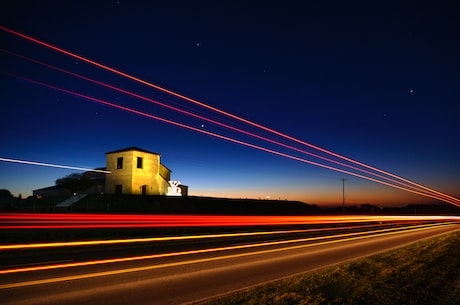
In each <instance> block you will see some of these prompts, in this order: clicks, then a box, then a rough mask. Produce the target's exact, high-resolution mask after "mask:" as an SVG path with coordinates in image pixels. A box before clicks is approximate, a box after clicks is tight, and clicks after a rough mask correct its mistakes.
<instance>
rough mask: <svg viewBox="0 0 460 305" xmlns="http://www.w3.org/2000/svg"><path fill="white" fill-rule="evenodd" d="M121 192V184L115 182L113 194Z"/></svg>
mask: <svg viewBox="0 0 460 305" xmlns="http://www.w3.org/2000/svg"><path fill="white" fill-rule="evenodd" d="M122 193H123V185H121V184H117V185H115V194H118V195H121V194H122Z"/></svg>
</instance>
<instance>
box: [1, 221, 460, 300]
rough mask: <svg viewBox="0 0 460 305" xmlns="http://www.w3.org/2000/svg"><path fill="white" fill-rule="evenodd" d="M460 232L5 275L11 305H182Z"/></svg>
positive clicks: (451, 228) (436, 230) (443, 230)
mask: <svg viewBox="0 0 460 305" xmlns="http://www.w3.org/2000/svg"><path fill="white" fill-rule="evenodd" d="M458 229H460V228H459V226H458V225H450V226H443V227H437V228H432V229H428V230H422V231H415V232H404V233H398V234H392V235H383V236H376V237H372V238H364V239H355V240H348V241H340V242H333V243H322V244H318V243H317V244H312V243H295V244H287V245H279V246H270V247H256V248H251V249H238V250H231V251H218V252H213V253H211V252H207V253H200V254H192V255H184V256H176V257H165V258H159V259H153V260H141V261H134V262H126V263H117V264H106V265H95V266H85V267H78V268H66V269H59V270H48V271H40V272H26V273H19V274H6V275H2V276H1V277H0V300H1V303H2V304H3V305H6V304H16V305H20V304H28V305H31V304H69V305H71V304H85V305H87V304H182V303H190V302H196V301H200V300H204V299H207V298H211V297H215V296H218V295H222V294H225V293H229V292H232V291H236V290H240V289H244V288H247V287H251V286H254V285H259V284H262V283H266V282H270V281H274V280H277V279H281V278H284V277H288V276H292V275H295V274H299V273H304V272H309V271H313V270H317V269H319V268H323V267H326V266H330V265H333V264H338V263H342V262H346V261H349V260H352V259H356V258H359V257H362V256H367V255H371V254H375V253H379V252H382V251H387V250H389V249H392V248H396V247H400V246H403V245H406V244H409V243H412V242H415V241H418V240H421V239H425V238H429V237H432V236H436V235H439V234H443V233H447V232H452V231H454V230H458Z"/></svg>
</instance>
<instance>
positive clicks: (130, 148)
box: [105, 146, 160, 156]
mask: <svg viewBox="0 0 460 305" xmlns="http://www.w3.org/2000/svg"><path fill="white" fill-rule="evenodd" d="M132 150H135V151H140V152H145V153H149V154H154V155H159V156H160V154H159V153H156V152H153V151H148V150H145V149H142V148H139V147H136V146H132V147H128V148H123V149H118V150H114V151H110V152H106V153H105V154H106V155H107V154H113V153H119V152H124V151H132Z"/></svg>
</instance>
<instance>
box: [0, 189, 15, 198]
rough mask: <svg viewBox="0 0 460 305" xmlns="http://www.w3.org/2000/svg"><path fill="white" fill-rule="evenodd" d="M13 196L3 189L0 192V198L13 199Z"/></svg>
mask: <svg viewBox="0 0 460 305" xmlns="http://www.w3.org/2000/svg"><path fill="white" fill-rule="evenodd" d="M11 197H13V195H12V194H11V192H10V191H9V190H5V189H2V190H0V198H11Z"/></svg>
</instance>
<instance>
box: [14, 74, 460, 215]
mask: <svg viewBox="0 0 460 305" xmlns="http://www.w3.org/2000/svg"><path fill="white" fill-rule="evenodd" d="M14 76H15V77H17V78H20V79H23V80H26V81H29V82H31V83H34V84H37V85H40V86H45V87H48V88H52V89H54V90H58V91H61V92H65V93H67V94H71V95H74V96H78V97H80V98H84V99H87V100H90V101H93V102H96V103H99V104H103V105H106V106H110V107H113V108H117V109H120V110H124V111H127V112H130V113H134V114H137V115H140V116H144V117H147V118H150V119H155V120H158V121H161V122H164V123H168V124H172V125H175V126H178V127H182V128H185V129H189V130H192V131H196V132H199V133H203V134H206V135H208V136H212V137H215V138H219V139H222V140H225V141H229V142H233V143H236V144H240V145H243V146H246V147H250V148H254V149H257V150H261V151H265V152H268V153H271V154H274V155H278V156H282V157H285V158H289V159H293V160H297V161H300V162H303V163H308V164H312V165H315V166H318V167H322V168H326V169H330V170H334V171H337V172H340V173H344V174H347V175H351V176H355V177H358V178H361V179H365V180H369V181H373V182H376V183H380V184H383V185H386V186H390V187H393V188H396V189H400V190H403V191H407V192H410V193H413V194H418V195H421V196H425V197H430V198H433V199H437V200H441V201H445V202H448V203H451V204H453V205H457V206H460V203H457V202H456V201H454V200H451V199H449V198H445V197H443V196H439V195H436V194H432V193H426V192H423V191H416V190H413V189H408V188H406V187H401V186H399V185H396V184H393V183H389V182H385V181H382V180H378V179H375V178H372V177H368V176H364V175H361V174H358V173H354V172H350V171H347V170H343V169H340V168H337V167H333V166H329V165H325V164H321V163H318V162H314V161H311V160H307V159H304V158H300V157H296V156H293V155H289V154H287V153H283V152H279V151H276V150H273V149H269V148H266V147H262V146H259V145H255V144H251V143H248V142H245V141H241V140H237V139H234V138H231V137H227V136H224V135H221V134H217V133H214V132H210V131H206V130H203V129H199V128H196V127H193V126H189V125H186V124H183V123H179V122H176V121H173V120H169V119H165V118H162V117H159V116H155V115H152V114H149V113H146V112H142V111H139V110H135V109H132V108H129V107H125V106H121V105H118V104H114V103H111V102H107V101H105V100H102V99H98V98H95V97H91V96H87V95H84V94H81V93H78V92H74V91H70V90H67V89H64V88H60V87H56V86H53V85H50V84H45V83H42V82H39V81H36V80H31V79H27V78H24V77H21V76H17V75H14Z"/></svg>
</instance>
